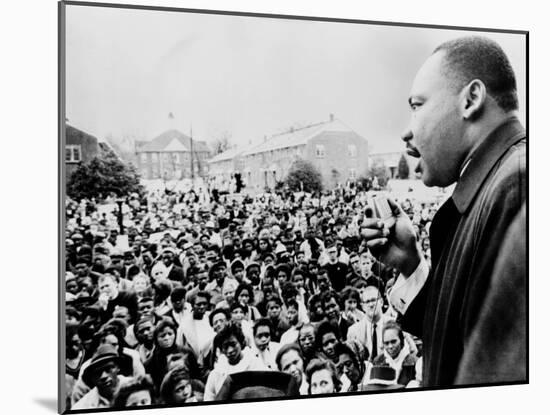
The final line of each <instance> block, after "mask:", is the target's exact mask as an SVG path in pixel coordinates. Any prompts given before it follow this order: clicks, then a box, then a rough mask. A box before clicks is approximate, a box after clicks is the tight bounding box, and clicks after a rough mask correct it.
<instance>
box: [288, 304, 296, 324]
mask: <svg viewBox="0 0 550 415" xmlns="http://www.w3.org/2000/svg"><path fill="white" fill-rule="evenodd" d="M286 316H287V318H288V322H289V323H290V325H291V326H295V325H296V324H298V310H297V309H296V308H294V307H288V309H287V311H286Z"/></svg>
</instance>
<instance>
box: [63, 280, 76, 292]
mask: <svg viewBox="0 0 550 415" xmlns="http://www.w3.org/2000/svg"><path fill="white" fill-rule="evenodd" d="M65 289H66V290H67V292H69V293H71V294H74V295H76V293H78V283H77V282H76V280H74V279H72V280H69V281H67V282H66V283H65Z"/></svg>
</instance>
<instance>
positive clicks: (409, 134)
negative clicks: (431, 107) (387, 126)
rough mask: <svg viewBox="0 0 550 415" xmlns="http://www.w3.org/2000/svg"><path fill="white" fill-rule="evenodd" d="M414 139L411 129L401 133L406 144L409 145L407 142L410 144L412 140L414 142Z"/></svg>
mask: <svg viewBox="0 0 550 415" xmlns="http://www.w3.org/2000/svg"><path fill="white" fill-rule="evenodd" d="M412 138H413V134H412V131H411V129H410V128H409V127H407V128H406V129H405V131H403V132H402V133H401V139H402V140H403V141H404V142H405V143H407V142H409V141H410V140H412Z"/></svg>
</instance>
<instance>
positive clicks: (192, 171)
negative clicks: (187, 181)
mask: <svg viewBox="0 0 550 415" xmlns="http://www.w3.org/2000/svg"><path fill="white" fill-rule="evenodd" d="M190 141H191V187H192V188H193V187H194V186H195V171H194V170H195V169H194V163H193V124H191V140H190Z"/></svg>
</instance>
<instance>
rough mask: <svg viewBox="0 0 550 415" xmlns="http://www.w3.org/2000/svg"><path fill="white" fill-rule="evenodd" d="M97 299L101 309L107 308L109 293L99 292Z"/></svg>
mask: <svg viewBox="0 0 550 415" xmlns="http://www.w3.org/2000/svg"><path fill="white" fill-rule="evenodd" d="M97 301H98V303H99V306H100V307H101V308H102V309H103V310H107V306H108V305H109V295H107V294H106V293H101V294H99V298H98V299H97Z"/></svg>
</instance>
